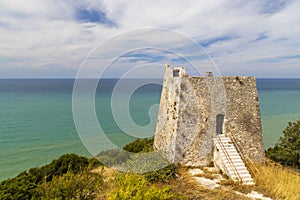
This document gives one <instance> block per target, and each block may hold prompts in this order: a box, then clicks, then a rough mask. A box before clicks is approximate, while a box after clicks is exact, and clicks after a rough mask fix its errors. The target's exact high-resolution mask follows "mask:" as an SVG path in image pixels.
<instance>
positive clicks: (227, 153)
mask: <svg viewBox="0 0 300 200" xmlns="http://www.w3.org/2000/svg"><path fill="white" fill-rule="evenodd" d="M218 137H219V139H218V138H216V139H214V144H215V147H216V148H217V149H218V150H219V154H220V156H221V159H222V161H223V164H224V167H225V171H227V175H228V176H229V177H230V178H232V179H233V180H235V181H242V183H243V184H245V185H253V184H254V181H253V179H252V177H251V175H250V173H249V171H248V169H247V168H246V166H245V164H244V162H243V160H242V158H241V156H240V155H239V153H238V151H237V149H236V148H235V146H234V144H233V142H232V140H231V139H230V138H229V137H225V136H224V135H220V136H218Z"/></svg>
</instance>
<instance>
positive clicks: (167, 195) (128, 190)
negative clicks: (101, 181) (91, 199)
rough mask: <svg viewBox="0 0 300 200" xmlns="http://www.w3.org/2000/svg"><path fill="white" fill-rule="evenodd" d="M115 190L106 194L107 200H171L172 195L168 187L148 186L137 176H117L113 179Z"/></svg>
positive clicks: (145, 181) (142, 178)
mask: <svg viewBox="0 0 300 200" xmlns="http://www.w3.org/2000/svg"><path fill="white" fill-rule="evenodd" d="M115 184H116V186H117V188H115V189H114V190H112V191H111V192H110V193H109V194H108V199H109V200H120V199H122V200H144V199H149V200H151V199H161V200H164V199H165V200H166V199H172V198H174V194H173V193H172V192H171V190H170V189H169V188H168V187H160V188H158V187H155V186H154V185H149V184H148V183H147V180H146V179H145V178H144V177H143V176H140V175H137V174H128V173H126V174H119V175H118V176H117V177H116V179H115Z"/></svg>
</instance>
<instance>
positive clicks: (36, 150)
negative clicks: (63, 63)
mask: <svg viewBox="0 0 300 200" xmlns="http://www.w3.org/2000/svg"><path fill="white" fill-rule="evenodd" d="M117 80H118V79H116V78H107V79H101V80H100V81H102V82H101V83H103V84H102V85H101V87H102V88H98V90H97V93H96V96H95V98H96V105H95V106H96V111H97V116H98V121H99V123H100V125H101V126H102V128H103V130H104V132H105V134H106V135H107V137H108V138H109V139H110V140H111V141H113V143H115V144H116V145H117V146H119V147H122V146H124V145H125V144H127V143H129V142H131V141H133V140H134V139H135V138H134V137H132V136H130V135H127V134H125V133H123V132H122V130H120V128H118V126H117V125H116V123H115V122H114V119H113V115H112V113H111V111H110V103H111V99H110V97H111V91H112V89H113V86H114V85H113V83H114V82H115V81H117ZM74 81H75V79H72V78H69V79H68V78H67V79H65V78H54V79H52V78H50V79H49V78H39V79H32V78H25V79H24V78H22V79H19V78H16V79H1V78H0V108H1V112H0V121H1V124H0V136H1V140H0V150H1V151H0V152H1V153H0V154H1V160H0V180H3V179H6V178H9V177H13V176H15V175H17V174H19V173H20V172H22V171H25V170H28V169H29V168H32V167H38V166H41V165H44V164H47V163H49V162H50V161H51V160H53V159H56V158H58V157H59V156H60V155H62V154H65V153H77V154H80V155H83V156H88V157H90V156H91V154H90V153H89V152H88V151H87V150H86V149H85V147H84V145H83V144H82V142H81V140H80V137H79V135H78V133H77V131H76V128H75V125H74V121H73V115H72V89H73V84H74ZM257 87H258V88H257V89H258V94H259V101H260V110H261V120H262V127H263V136H264V142H265V148H268V147H271V146H273V145H274V144H275V143H276V142H277V140H278V138H279V137H280V136H281V135H282V131H283V129H284V128H285V127H286V125H287V122H288V121H293V120H297V119H298V117H299V116H300V107H299V106H297V104H298V102H300V79H297V78H257ZM160 91H161V86H158V85H155V84H152V85H151V84H150V85H149V86H145V87H141V88H139V89H138V90H137V91H136V93H134V95H133V97H132V99H131V101H130V102H131V103H130V111H131V117H132V119H133V120H134V121H135V122H136V123H137V124H138V125H140V126H145V125H147V124H148V123H149V120H150V118H149V116H148V110H149V108H150V107H151V105H153V104H158V103H159V100H160ZM154 129H155V126H152V127H149V131H152V132H153V130H154ZM153 134H154V132H153ZM106 148H107V147H106V146H105V144H103V150H105V149H106Z"/></svg>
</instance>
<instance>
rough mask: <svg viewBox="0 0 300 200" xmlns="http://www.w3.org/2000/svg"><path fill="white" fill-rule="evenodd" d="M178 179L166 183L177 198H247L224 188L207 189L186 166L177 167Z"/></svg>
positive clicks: (246, 199) (204, 199) (211, 199)
mask: <svg viewBox="0 0 300 200" xmlns="http://www.w3.org/2000/svg"><path fill="white" fill-rule="evenodd" d="M177 173H178V175H179V176H180V178H179V179H174V180H171V181H170V182H169V183H167V185H168V186H169V187H170V188H171V189H172V191H173V192H174V193H175V194H177V195H178V199H203V200H228V199H239V200H248V199H249V198H247V197H244V196H241V195H239V194H236V193H235V192H233V191H229V190H224V189H207V188H206V187H203V186H201V185H200V184H199V183H198V182H197V181H196V180H195V179H194V178H193V177H192V176H191V174H189V173H188V169H187V168H179V169H178V172H177Z"/></svg>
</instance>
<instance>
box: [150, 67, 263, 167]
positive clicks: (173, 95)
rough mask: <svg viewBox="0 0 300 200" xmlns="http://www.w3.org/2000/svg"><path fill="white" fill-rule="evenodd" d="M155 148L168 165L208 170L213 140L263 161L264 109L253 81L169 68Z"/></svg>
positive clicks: (211, 159) (165, 75)
mask: <svg viewBox="0 0 300 200" xmlns="http://www.w3.org/2000/svg"><path fill="white" fill-rule="evenodd" d="M164 73H165V74H164V82H163V88H162V93H161V99H160V107H159V113H158V119H157V125H156V131H155V138H154V147H155V148H156V149H158V150H162V151H163V152H164V153H165V154H166V156H167V158H168V159H169V161H171V162H173V163H180V164H182V165H185V166H206V165H209V164H210V163H211V162H212V161H213V149H214V145H213V139H214V138H216V137H217V136H218V135H224V136H226V137H230V138H232V139H234V140H235V142H236V144H237V145H238V146H239V147H240V152H239V153H240V154H242V155H244V156H245V157H247V158H249V159H251V160H252V161H254V162H261V161H263V160H264V145H263V137H262V127H261V120H260V109H259V102H258V94H257V89H256V79H255V78H254V77H214V76H213V75H212V73H207V74H206V76H204V77H193V76H189V75H187V74H186V72H185V69H184V68H179V67H170V66H169V65H165V72H164Z"/></svg>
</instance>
